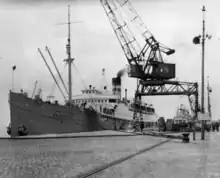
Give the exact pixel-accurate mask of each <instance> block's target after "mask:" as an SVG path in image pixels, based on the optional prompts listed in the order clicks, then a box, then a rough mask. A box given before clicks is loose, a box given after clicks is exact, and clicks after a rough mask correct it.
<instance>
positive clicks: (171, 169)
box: [92, 132, 220, 178]
mask: <svg viewBox="0 0 220 178" xmlns="http://www.w3.org/2000/svg"><path fill="white" fill-rule="evenodd" d="M196 138H197V141H196V142H193V143H195V144H186V143H185V144H184V143H181V142H179V140H173V141H171V142H169V143H166V144H164V145H162V146H160V147H157V148H155V149H153V150H151V151H149V152H146V153H144V154H142V155H139V156H136V157H135V158H132V159H130V160H128V161H126V162H124V163H122V164H120V165H115V166H113V167H111V168H109V169H106V170H104V171H103V172H100V173H98V174H96V175H94V176H92V177H93V178H94V177H96V178H101V177H105V178H110V177H112V178H113V177H117V178H122V177H123V178H124V177H126V178H146V177H148V178H219V177H220V154H219V153H220V133H212V132H211V133H208V134H206V140H205V141H201V137H200V133H197V135H196Z"/></svg>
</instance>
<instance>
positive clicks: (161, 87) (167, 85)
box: [100, 0, 198, 120]
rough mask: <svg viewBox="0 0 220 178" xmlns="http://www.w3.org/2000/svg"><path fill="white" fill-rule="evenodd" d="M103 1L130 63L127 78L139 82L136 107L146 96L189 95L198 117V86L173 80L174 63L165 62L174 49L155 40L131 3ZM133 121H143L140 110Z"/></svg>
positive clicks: (118, 0)
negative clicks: (124, 16) (164, 55)
mask: <svg viewBox="0 0 220 178" xmlns="http://www.w3.org/2000/svg"><path fill="white" fill-rule="evenodd" d="M100 1H101V4H102V6H103V8H104V10H105V13H106V14H107V16H108V19H109V21H110V23H111V26H112V28H113V30H114V33H115V35H116V37H117V39H118V41H119V43H120V45H121V47H122V49H123V51H124V54H125V56H126V58H127V61H128V63H129V67H130V70H129V72H128V75H129V77H133V78H137V80H138V84H137V90H136V93H135V102H136V104H137V105H138V103H141V97H142V96H146V95H187V96H188V97H189V101H190V106H191V109H192V111H193V112H194V113H195V116H196V115H197V114H196V113H197V108H198V84H197V83H187V82H179V81H170V79H173V78H175V64H170V63H164V61H163V57H162V54H166V55H171V54H173V53H175V50H174V49H170V48H168V47H166V46H164V45H162V44H161V43H159V42H158V41H157V40H156V38H155V37H154V36H153V35H152V34H151V32H150V31H149V30H148V29H147V27H146V26H145V24H144V23H143V21H142V20H141V18H140V16H139V15H138V14H137V12H136V11H135V10H134V8H133V7H132V5H131V3H130V2H129V1H128V0H100ZM125 11H126V15H128V17H129V20H127V21H126V20H125V18H123V15H124V14H122V12H125ZM134 23H135V24H136V25H137V26H138V28H137V29H138V30H139V32H140V34H139V37H141V39H142V42H143V43H142V45H141V44H140V41H139V42H138V40H137V39H138V38H136V37H135V36H134V34H133V32H132V29H131V24H134ZM137 108H138V107H137ZM133 118H134V120H142V119H143V117H142V113H141V111H140V110H138V109H137V110H136V111H135V112H134V116H133Z"/></svg>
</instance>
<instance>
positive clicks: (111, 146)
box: [0, 133, 220, 178]
mask: <svg viewBox="0 0 220 178" xmlns="http://www.w3.org/2000/svg"><path fill="white" fill-rule="evenodd" d="M196 138H197V142H195V143H196V144H184V143H181V142H180V141H179V140H172V141H170V142H168V143H165V144H163V145H161V146H159V147H156V148H154V149H152V150H149V151H148V152H145V153H143V154H140V155H137V156H136V157H133V158H132V159H130V160H127V161H125V162H122V163H120V164H117V165H115V166H112V167H110V168H108V169H106V170H103V171H101V172H99V173H97V174H95V175H93V176H90V177H97V178H110V177H112V178H120V177H126V178H133V177H134V178H139V177H140V178H142V177H143V178H146V177H155V178H172V177H175V178H191V177H192V178H197V177H198V178H203V177H204V178H209V177H210V178H215V177H220V174H219V173H220V161H219V160H220V154H219V152H220V134H219V133H209V135H206V140H205V141H200V135H197V137H196ZM164 140H166V138H159V137H151V136H134V137H132V136H129V137H107V138H105V137H99V138H67V139H45V140H44V139H40V140H0V177H1V178H35V177H36V178H47V177H51V178H58V177H62V178H66V177H76V176H77V175H79V174H80V173H83V172H87V171H89V170H92V169H94V168H97V167H100V166H102V165H104V164H106V163H110V162H112V161H114V160H116V159H119V158H121V157H124V156H126V155H130V154H131V153H135V152H137V151H138V150H141V149H143V148H148V147H150V146H153V145H155V144H157V143H160V142H162V141H164Z"/></svg>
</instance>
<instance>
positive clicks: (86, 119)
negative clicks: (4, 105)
mask: <svg viewBox="0 0 220 178" xmlns="http://www.w3.org/2000/svg"><path fill="white" fill-rule="evenodd" d="M9 104H10V115H11V116H10V125H11V126H10V128H11V129H10V135H11V137H16V136H19V133H18V127H19V126H20V125H23V126H25V127H26V128H27V131H28V133H27V134H28V135H42V134H64V133H78V132H92V131H102V130H127V129H128V128H129V125H130V123H131V120H128V119H123V118H119V117H117V116H114V115H108V114H104V113H100V112H95V111H94V110H90V109H85V108H82V107H78V106H71V107H70V106H64V105H59V104H49V103H47V102H38V101H37V100H35V99H31V98H29V97H27V96H25V95H24V94H23V93H14V92H11V91H10V93H9Z"/></svg>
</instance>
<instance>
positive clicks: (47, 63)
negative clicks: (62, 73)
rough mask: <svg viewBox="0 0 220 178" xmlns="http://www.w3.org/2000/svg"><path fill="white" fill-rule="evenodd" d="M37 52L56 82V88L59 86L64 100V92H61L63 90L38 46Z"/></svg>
mask: <svg viewBox="0 0 220 178" xmlns="http://www.w3.org/2000/svg"><path fill="white" fill-rule="evenodd" d="M38 52H39V53H40V55H41V57H42V59H43V60H44V62H45V64H46V66H47V68H48V70H49V71H50V74H51V76H52V77H53V79H54V81H55V82H56V84H57V86H58V88H59V90H60V92H61V94H62V96H63V98H64V100H66V97H65V95H64V93H63V91H62V89H61V88H60V85H59V83H58V82H57V80H56V78H55V76H54V75H53V72H52V71H51V69H50V66H49V65H48V63H47V61H46V59H45V57H44V55H43V53H42V52H41V50H40V49H39V48H38Z"/></svg>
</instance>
